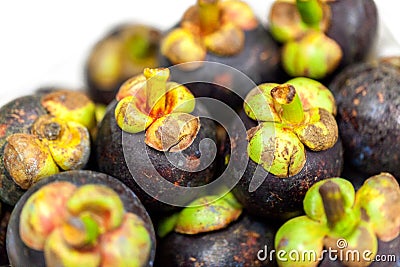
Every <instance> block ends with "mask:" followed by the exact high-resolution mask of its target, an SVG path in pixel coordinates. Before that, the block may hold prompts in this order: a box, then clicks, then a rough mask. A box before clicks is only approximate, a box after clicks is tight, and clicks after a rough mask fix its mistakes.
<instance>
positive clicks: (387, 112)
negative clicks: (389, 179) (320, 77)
mask: <svg viewBox="0 0 400 267" xmlns="http://www.w3.org/2000/svg"><path fill="white" fill-rule="evenodd" d="M330 88H331V90H332V92H333V93H334V94H335V98H336V100H337V105H338V117H337V120H338V126H339V132H340V135H341V138H342V140H343V146H344V150H345V160H346V161H347V162H348V163H349V165H351V166H352V167H353V168H355V169H357V170H359V171H361V172H364V173H366V174H368V175H374V174H376V173H377V172H383V171H385V172H390V173H393V175H394V176H395V177H397V178H398V177H400V165H399V164H398V162H399V160H400V121H399V118H400V97H399V96H400V71H399V68H398V67H396V66H395V65H393V64H390V63H387V62H383V61H379V60H377V61H375V62H363V63H358V64H354V65H351V66H349V67H347V68H346V69H345V70H343V71H342V72H341V73H339V74H338V75H337V76H336V77H335V78H334V79H333V81H332V83H331V84H330Z"/></svg>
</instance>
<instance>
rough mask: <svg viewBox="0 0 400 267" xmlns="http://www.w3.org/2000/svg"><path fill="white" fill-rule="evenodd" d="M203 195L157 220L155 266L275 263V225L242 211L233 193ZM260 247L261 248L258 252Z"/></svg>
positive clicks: (265, 264)
mask: <svg viewBox="0 0 400 267" xmlns="http://www.w3.org/2000/svg"><path fill="white" fill-rule="evenodd" d="M212 199H214V198H213V197H212V198H209V196H205V197H202V198H199V199H196V200H195V201H193V202H192V203H191V204H190V205H189V206H188V207H185V208H184V209H183V210H181V211H180V212H178V213H175V214H173V215H171V216H170V217H167V218H164V219H163V220H161V221H160V223H159V228H158V234H159V236H160V241H159V243H158V247H157V253H156V264H155V265H156V266H171V267H172V266H210V267H217V266H254V267H255V266H274V259H273V258H272V259H270V258H269V257H265V255H262V254H263V252H264V251H263V249H265V248H267V250H268V249H270V250H272V249H273V238H274V235H275V231H276V229H277V227H276V226H275V225H273V224H271V225H269V224H267V223H264V222H262V221H260V220H256V219H254V218H253V217H251V216H249V215H246V214H244V213H243V214H242V207H241V205H240V203H239V202H237V200H236V199H235V198H234V196H233V194H232V193H227V194H226V195H225V196H223V197H221V198H218V199H217V200H216V201H213V200H212ZM260 251H261V252H260Z"/></svg>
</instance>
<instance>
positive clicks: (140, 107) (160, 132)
mask: <svg viewBox="0 0 400 267" xmlns="http://www.w3.org/2000/svg"><path fill="white" fill-rule="evenodd" d="M169 75H170V73H169V69H167V68H157V69H148V68H146V69H145V70H144V72H143V74H141V75H137V76H135V77H133V78H131V79H129V80H127V81H126V82H125V83H124V84H123V85H122V86H121V88H120V90H119V92H118V93H117V96H116V101H114V102H112V103H111V104H110V105H109V106H108V108H107V112H106V115H105V117H104V119H103V120H102V122H101V123H100V125H99V129H98V135H97V138H96V152H95V153H96V158H97V165H98V168H99V170H100V171H101V172H104V173H107V174H110V175H112V176H114V177H116V178H117V179H120V180H121V181H122V182H124V183H125V184H126V185H127V186H128V187H130V188H131V189H132V190H133V191H134V192H135V193H136V194H137V195H138V197H139V198H140V199H141V200H142V202H143V204H144V205H145V207H146V208H147V209H148V211H149V213H150V214H151V215H154V214H158V213H160V212H163V211H166V210H169V209H174V208H176V206H184V205H185V204H187V203H189V202H190V201H191V200H192V199H193V198H194V197H196V194H194V193H193V192H194V191H195V190H193V191H192V192H191V193H190V194H183V193H181V192H182V191H180V189H182V187H184V188H189V187H199V186H201V185H205V184H207V183H209V182H211V181H212V179H213V177H214V172H215V167H216V163H215V162H216V159H215V155H216V146H215V144H216V129H215V123H214V121H213V120H211V119H208V118H206V117H205V116H206V115H207V114H208V113H207V110H206V109H205V108H204V107H203V106H201V105H198V104H199V103H197V102H196V101H195V99H194V96H193V95H192V93H191V92H190V91H189V90H188V89H187V88H186V87H185V86H183V85H180V84H178V83H175V82H172V81H168V78H169ZM202 117H204V118H202ZM207 140H208V141H207ZM199 192H200V190H199Z"/></svg>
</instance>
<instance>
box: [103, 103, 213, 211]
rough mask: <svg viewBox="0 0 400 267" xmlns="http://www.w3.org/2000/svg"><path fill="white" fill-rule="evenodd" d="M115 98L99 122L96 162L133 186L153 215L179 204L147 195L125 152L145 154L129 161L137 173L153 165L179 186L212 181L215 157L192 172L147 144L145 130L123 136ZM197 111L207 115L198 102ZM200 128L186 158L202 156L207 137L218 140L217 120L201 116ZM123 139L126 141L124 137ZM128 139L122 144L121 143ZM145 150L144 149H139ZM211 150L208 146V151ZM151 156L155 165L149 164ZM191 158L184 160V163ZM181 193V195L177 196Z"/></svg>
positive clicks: (144, 171)
mask: <svg viewBox="0 0 400 267" xmlns="http://www.w3.org/2000/svg"><path fill="white" fill-rule="evenodd" d="M115 106H116V102H112V103H111V104H110V105H109V107H108V110H107V113H106V115H105V117H104V119H103V121H102V122H101V124H100V126H99V131H98V135H97V138H96V147H95V151H96V152H95V153H96V157H97V165H98V168H99V171H101V172H104V173H108V174H110V175H112V176H114V177H116V178H117V179H120V180H121V181H122V182H124V183H125V184H126V185H127V186H128V187H130V188H131V189H132V190H133V191H134V192H135V193H136V194H137V195H138V197H139V198H140V199H141V201H142V202H143V204H144V206H145V207H146V208H147V209H148V211H149V213H150V214H151V215H155V214H159V213H163V212H169V211H172V210H176V209H177V208H178V207H175V206H171V205H169V204H165V203H163V202H160V201H158V200H156V199H155V198H153V197H152V196H150V195H148V194H147V193H146V192H145V191H144V190H143V189H142V188H141V187H140V186H139V185H138V184H137V183H136V181H135V179H134V178H133V176H132V174H131V172H130V170H129V167H128V166H127V163H126V161H125V156H124V153H127V155H129V154H130V153H131V152H130V151H132V150H134V153H135V154H140V155H143V157H140V158H137V159H135V162H130V163H129V164H130V166H132V169H134V170H135V171H136V173H135V175H138V174H139V175H140V177H141V178H142V177H145V176H146V173H148V172H149V170H150V169H152V168H155V169H156V170H157V171H158V173H160V174H161V176H162V177H164V178H165V179H166V180H168V181H170V182H172V183H174V184H176V185H180V186H186V187H195V186H200V185H205V184H207V183H209V182H211V181H212V179H213V177H214V172H215V169H216V159H214V161H213V162H212V164H211V165H209V166H208V167H207V168H205V169H204V170H201V171H196V172H190V171H185V170H182V169H180V168H177V167H175V166H173V165H172V164H171V163H170V162H169V161H168V159H167V157H166V156H165V154H164V152H160V151H157V150H155V149H152V148H150V147H149V146H147V145H145V144H144V138H145V133H144V132H142V133H138V134H129V133H124V137H122V133H123V132H122V130H121V128H120V127H119V126H118V125H117V123H116V121H115V116H114V110H115ZM193 114H194V115H199V114H202V115H205V114H207V112H206V111H205V109H204V108H203V107H201V106H200V105H196V109H195V112H193ZM200 124H201V126H200V131H199V133H198V135H197V136H196V138H195V140H194V141H193V143H192V144H191V145H190V146H189V147H188V148H187V149H185V150H183V151H181V153H182V154H183V155H184V156H185V157H186V158H187V159H190V158H193V157H197V158H199V157H200V155H201V153H200V150H199V143H200V141H201V140H203V139H204V138H209V139H211V140H212V141H213V142H214V143H215V144H216V143H217V142H216V129H215V123H214V122H213V121H212V120H210V119H206V118H201V116H200ZM123 140H124V141H123ZM123 142H124V143H125V145H124V146H123V144H122V143H123ZM138 149H139V150H142V149H143V151H138ZM207 150H211V149H210V148H208V147H206V148H205V151H207ZM147 158H149V159H150V160H151V162H152V166H148V164H147V163H148V160H147ZM187 163H188V162H185V166H184V167H186V168H187V167H188V166H187ZM133 167H134V168H133ZM146 179H152V183H155V184H158V183H159V182H158V180H159V179H161V177H153V176H149V177H147V178H146ZM160 193H162V192H160ZM176 197H179V196H176ZM181 197H188V198H189V199H188V202H190V201H191V200H192V199H193V198H195V197H196V196H193V195H191V196H181Z"/></svg>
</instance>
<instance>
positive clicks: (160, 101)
mask: <svg viewBox="0 0 400 267" xmlns="http://www.w3.org/2000/svg"><path fill="white" fill-rule="evenodd" d="M143 74H144V76H145V77H146V80H147V83H146V105H147V110H148V111H149V112H151V110H158V109H160V110H164V109H165V105H166V96H165V94H166V85H167V80H168V78H169V69H168V68H155V69H149V68H145V69H144V71H143Z"/></svg>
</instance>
